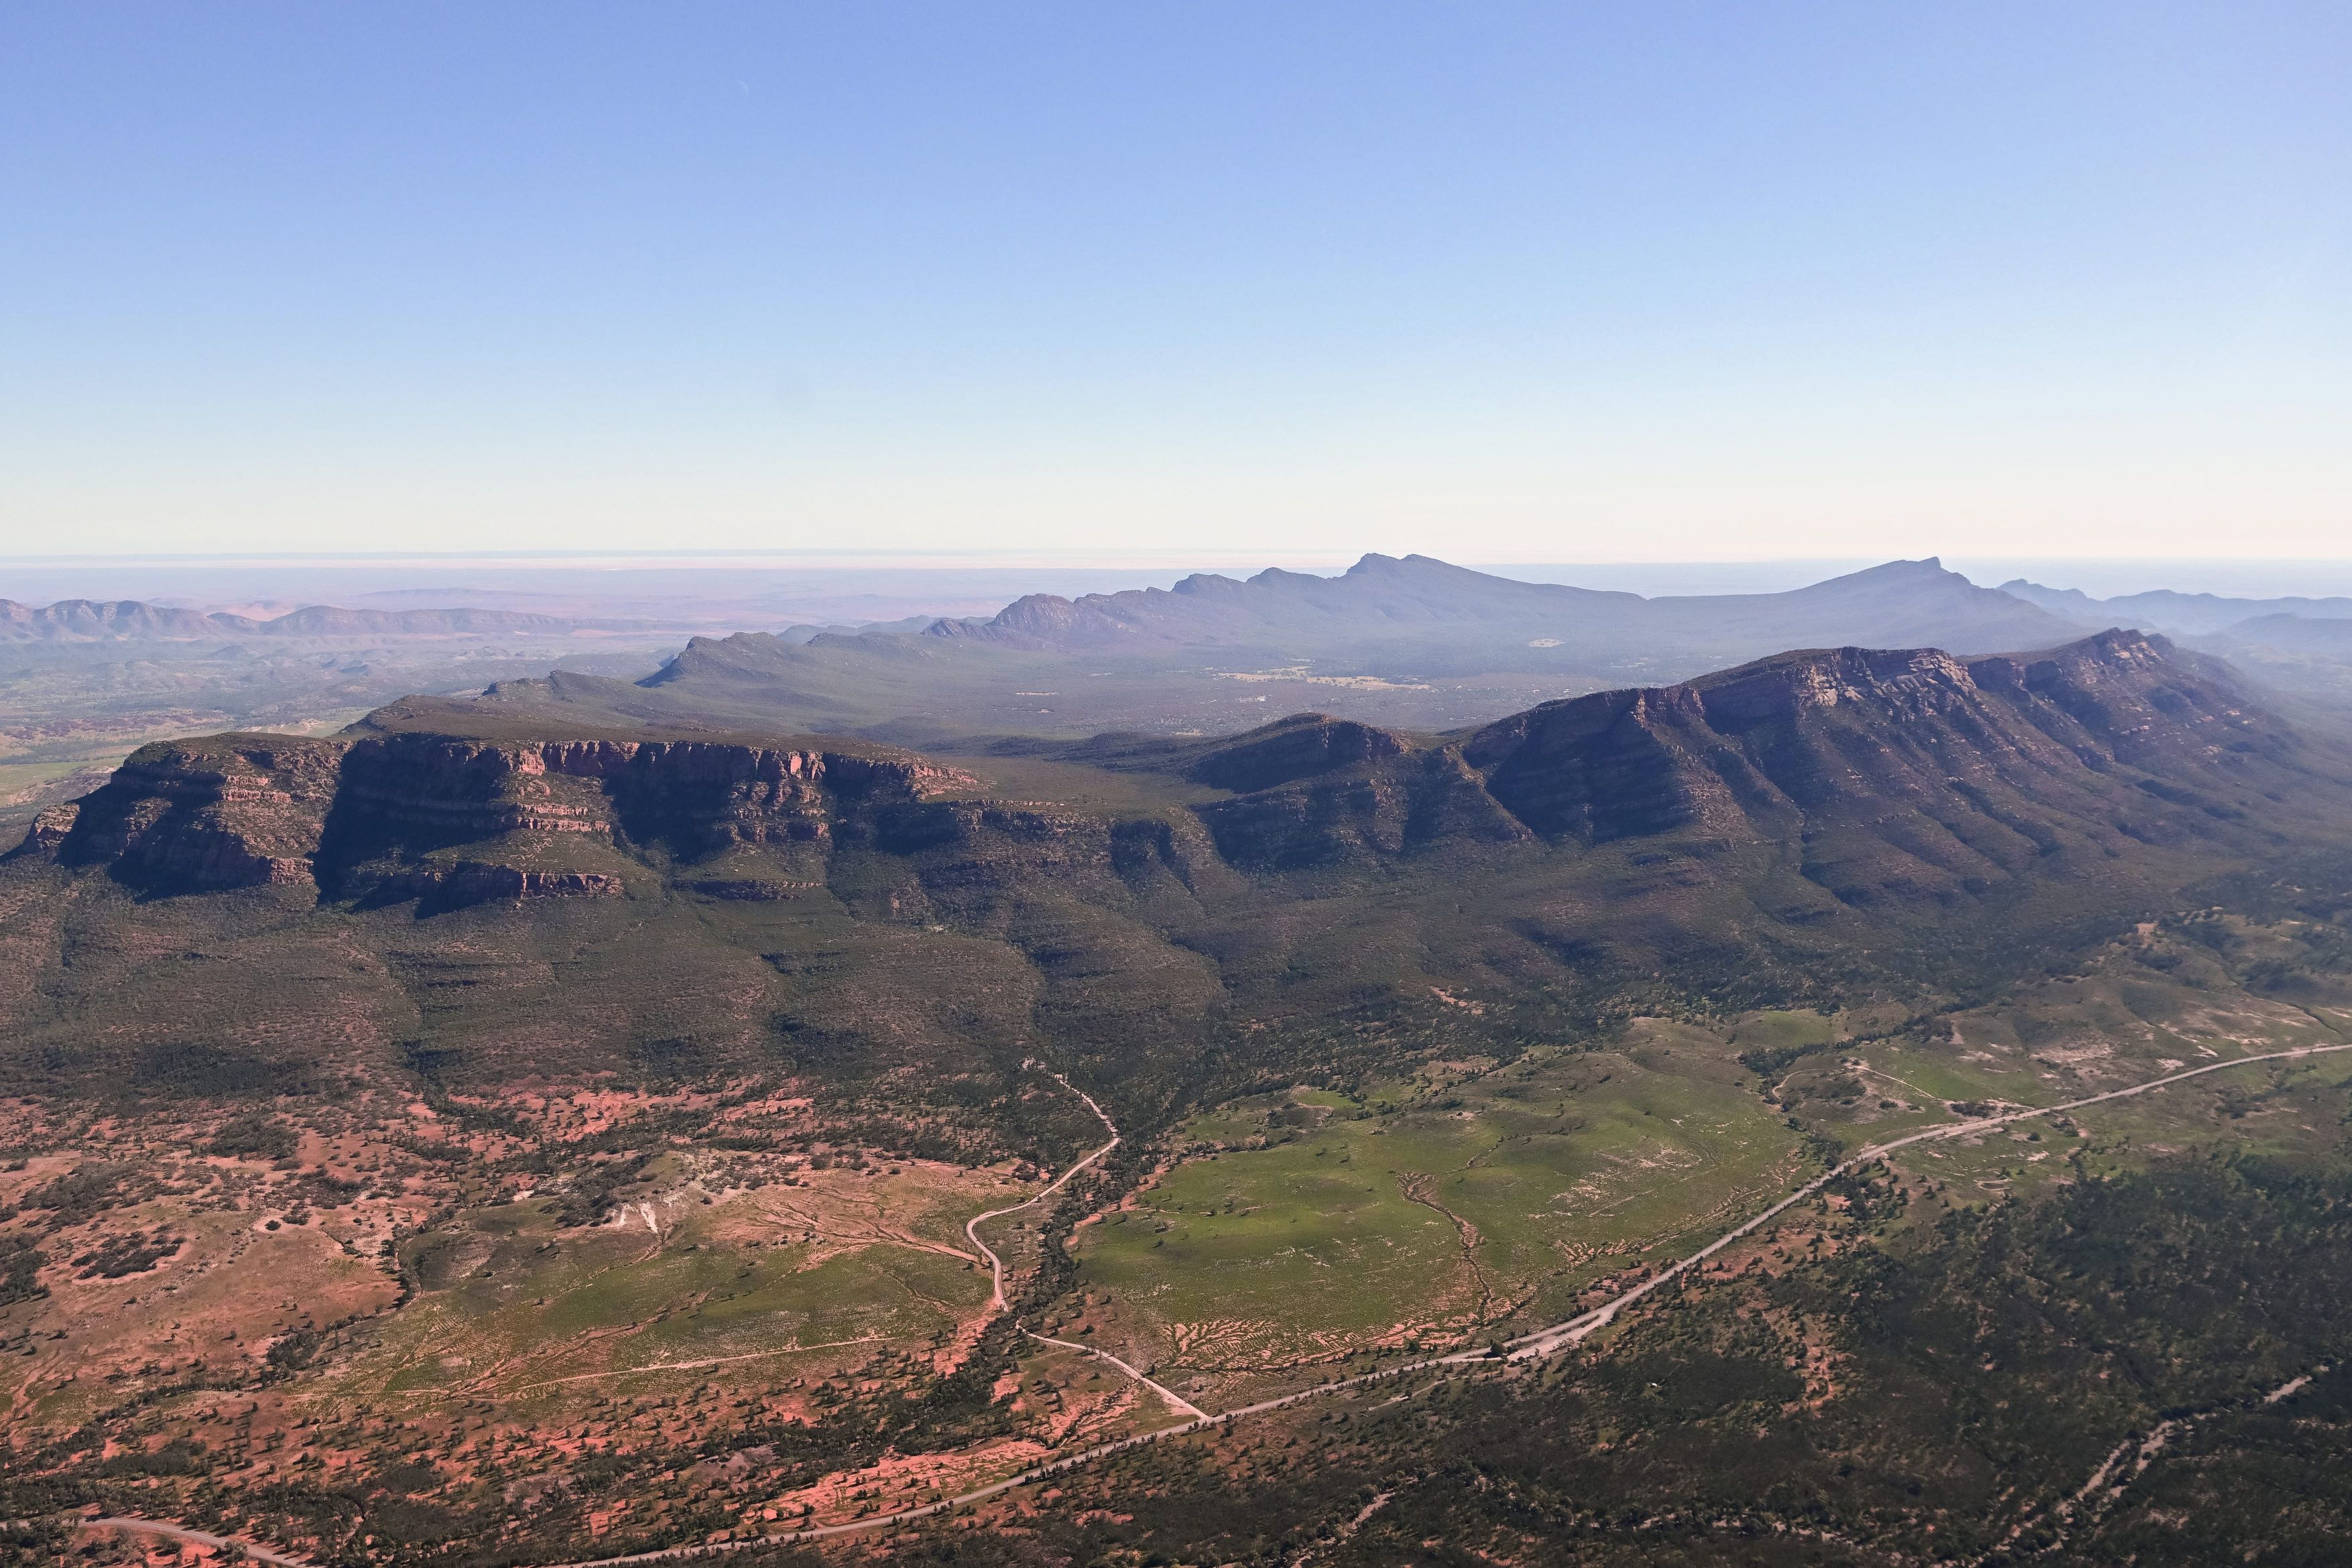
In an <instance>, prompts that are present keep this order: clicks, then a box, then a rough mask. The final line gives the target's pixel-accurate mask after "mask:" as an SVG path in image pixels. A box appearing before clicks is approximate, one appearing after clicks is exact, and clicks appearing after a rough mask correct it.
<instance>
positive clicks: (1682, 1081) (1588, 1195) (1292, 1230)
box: [1077, 1019, 1827, 1404]
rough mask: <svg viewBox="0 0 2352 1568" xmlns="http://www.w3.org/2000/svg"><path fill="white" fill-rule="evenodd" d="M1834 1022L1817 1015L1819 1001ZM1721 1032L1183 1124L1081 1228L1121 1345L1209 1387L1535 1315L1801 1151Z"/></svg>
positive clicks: (1200, 1387) (1791, 1171)
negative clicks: (1188, 1148)
mask: <svg viewBox="0 0 2352 1568" xmlns="http://www.w3.org/2000/svg"><path fill="white" fill-rule="evenodd" d="M1817 1027H1819V1028H1820V1029H1822V1030H1826V1028H1827V1020H1825V1019H1823V1020H1819V1021H1818V1026H1817ZM1744 1079H1748V1074H1747V1073H1746V1072H1745V1071H1743V1070H1742V1069H1741V1068H1740V1067H1739V1066H1738V1063H1737V1061H1735V1060H1734V1051H1733V1049H1732V1048H1731V1046H1730V1045H1729V1044H1728V1043H1727V1041H1726V1040H1725V1039H1724V1038H1723V1037H1722V1036H1721V1035H1719V1034H1713V1033H1709V1032H1707V1031H1705V1030H1697V1029H1694V1028H1689V1027H1686V1026H1681V1025H1675V1024H1671V1023H1665V1022H1662V1021H1658V1020H1643V1021H1640V1022H1637V1023H1636V1024H1635V1025H1634V1026H1633V1027H1632V1029H1630V1030H1628V1031H1627V1033H1626V1035H1625V1037H1624V1038H1623V1039H1622V1040H1620V1041H1619V1042H1618V1043H1617V1044H1616V1045H1615V1046H1614V1048H1612V1049H1611V1050H1608V1051H1570V1050H1564V1049H1546V1050H1540V1051H1534V1052H1530V1053H1528V1055H1527V1056H1525V1057H1523V1058H1521V1059H1519V1060H1518V1061H1514V1062H1511V1063H1509V1064H1507V1065H1504V1066H1496V1065H1495V1064H1493V1063H1490V1062H1478V1061H1469V1062H1454V1063H1445V1064H1441V1065H1437V1066H1434V1067H1432V1068H1430V1069H1428V1070H1426V1071H1423V1072H1422V1073H1420V1074H1418V1075H1416V1076H1414V1077H1412V1078H1400V1079H1397V1080H1394V1081H1391V1082H1383V1083H1379V1084H1376V1085H1374V1086H1371V1087H1370V1088H1368V1089H1366V1090H1365V1091H1364V1092H1362V1093H1361V1094H1360V1095H1358V1096H1349V1095H1345V1094H1340V1093H1336V1092H1329V1091H1323V1090H1314V1089H1297V1090H1293V1091H1290V1092H1285V1093H1279V1094H1270V1095H1262V1096H1257V1097H1255V1098H1252V1099H1249V1100H1245V1101H1242V1102H1239V1103H1234V1104H1232V1105H1228V1106H1224V1107H1222V1108H1220V1109H1219V1110H1217V1111H1215V1112H1213V1113H1210V1114H1208V1115H1204V1116H1202V1117H1200V1118H1198V1119H1196V1120H1195V1121H1193V1122H1192V1123H1191V1124H1188V1125H1187V1126H1186V1127H1185V1128H1184V1129H1183V1131H1182V1133H1181V1134H1180V1136H1179V1143H1180V1145H1193V1146H1201V1145H1205V1152H1202V1153H1200V1154H1197V1155H1193V1156H1192V1157H1191V1158H1188V1159H1185V1160H1183V1161H1181V1163H1179V1164H1177V1165H1176V1166H1173V1167H1172V1168H1171V1169H1169V1170H1167V1171H1166V1172H1165V1173H1163V1174H1162V1175H1161V1176H1160V1177H1159V1178H1158V1179H1157V1180H1156V1181H1154V1182H1152V1183H1151V1184H1150V1186H1147V1187H1146V1188H1144V1189H1143V1190H1142V1191H1141V1192H1139V1194H1138V1195H1136V1196H1135V1197H1133V1198H1131V1199H1130V1200H1129V1203H1128V1204H1127V1205H1126V1206H1125V1207H1121V1208H1119V1209H1118V1210H1116V1211H1114V1212H1112V1213H1111V1214H1109V1215H1108V1216H1107V1217H1106V1218H1104V1219H1103V1220H1102V1221H1100V1222H1098V1223H1097V1224H1094V1225H1090V1226H1088V1227H1087V1228H1085V1229H1084V1230H1083V1231H1081V1233H1080V1236H1081V1239H1080V1241H1079V1243H1078V1245H1077V1251H1078V1256H1079V1260H1080V1278H1081V1281H1082V1286H1083V1288H1085V1289H1087V1290H1089V1291H1097V1292H1102V1293H1106V1294H1108V1297H1109V1298H1110V1301H1111V1302H1112V1303H1113V1305H1112V1307H1111V1308H1110V1309H1109V1311H1108V1317H1109V1318H1110V1320H1111V1321H1110V1322H1108V1323H1107V1325H1106V1332H1107V1333H1110V1334H1112V1335H1113V1336H1115V1338H1116V1341H1117V1344H1118V1346H1119V1347H1124V1348H1119V1354H1122V1355H1125V1356H1127V1357H1128V1358H1129V1360H1138V1361H1139V1362H1142V1363H1148V1364H1156V1365H1157V1366H1158V1367H1159V1368H1160V1375H1161V1376H1162V1379H1163V1381H1171V1383H1173V1384H1174V1385H1176V1386H1178V1387H1179V1388H1180V1391H1182V1392H1186V1393H1187V1394H1188V1396H1196V1397H1198V1398H1200V1399H1201V1400H1202V1401H1203V1402H1207V1403H1211V1404H1214V1403H1230V1402H1233V1401H1234V1400H1235V1399H1238V1398H1239V1397H1240V1396H1242V1394H1243V1393H1244V1392H1245V1391H1249V1390H1254V1389H1255V1388H1256V1387H1258V1386H1259V1385H1261V1383H1262V1382H1263V1381H1265V1380H1267V1379H1271V1380H1273V1381H1274V1382H1277V1383H1278V1382H1282V1381H1284V1380H1286V1378H1295V1377H1297V1375H1300V1374H1302V1373H1307V1375H1323V1373H1322V1372H1309V1371H1308V1369H1311V1368H1316V1367H1318V1366H1320V1367H1322V1368H1323V1371H1325V1372H1328V1364H1329V1363H1332V1362H1336V1361H1340V1360H1344V1359H1345V1358H1347V1357H1349V1356H1350V1355H1356V1354H1363V1353H1367V1352H1378V1351H1388V1350H1399V1349H1404V1348H1408V1347H1411V1346H1414V1345H1431V1346H1435V1345H1451V1344H1456V1343H1466V1342H1468V1341H1470V1340H1472V1339H1474V1338H1475V1337H1478V1336H1480V1335H1483V1334H1486V1333H1497V1334H1500V1333H1509V1332H1515V1330H1516V1327H1517V1326H1520V1325H1526V1324H1530V1323H1532V1322H1538V1321H1541V1320H1542V1319H1543V1318H1544V1316H1545V1315H1546V1314H1548V1313H1549V1312H1552V1311H1553V1310H1554V1309H1555V1308H1558V1307H1559V1306H1561V1305H1562V1304H1563V1303H1565V1302H1567V1301H1570V1299H1572V1298H1573V1297H1574V1296H1575V1294H1576V1293H1577V1292H1578V1291H1580V1290H1582V1289H1584V1288H1585V1287H1587V1286H1589V1285H1590V1284H1591V1282H1592V1281H1595V1280H1597V1279H1599V1278H1601V1277H1602V1276H1603V1275H1606V1274H1609V1273H1611V1272H1612V1271H1613V1270H1618V1269H1620V1268H1622V1267H1624V1266H1625V1265H1627V1264H1629V1263H1632V1262H1633V1261H1636V1260H1640V1259H1642V1258H1643V1257H1644V1256H1645V1255H1647V1254H1649V1253H1652V1252H1654V1251H1657V1250H1659V1249H1664V1248H1667V1247H1669V1246H1670V1245H1671V1244H1672V1243H1673V1242H1675V1240H1677V1239H1682V1238H1684V1237H1687V1236H1690V1235H1693V1234H1694V1233H1696V1231H1698V1230H1700V1229H1701V1228H1705V1227H1707V1226H1710V1225H1714V1224H1717V1223H1722V1222H1725V1221H1727V1219H1729V1218H1733V1217H1736V1216H1737V1215H1738V1213H1740V1212H1742V1211H1743V1210H1744V1209H1746V1208H1747V1207H1750V1206H1757V1205H1760V1204H1761V1203H1762V1202H1763V1201H1765V1200H1766V1198H1767V1197H1768V1196H1769V1195H1771V1194H1774V1193H1777V1192H1778V1191H1780V1189H1781V1188H1782V1187H1783V1186H1786V1185H1787V1184H1788V1183H1789V1182H1790V1180H1791V1179H1792V1178H1793V1177H1794V1176H1796V1175H1797V1173H1798V1172H1799V1171H1800V1170H1801V1168H1802V1167H1803V1162H1804V1155H1803V1152H1802V1149H1801V1142H1800V1139H1799V1138H1798V1136H1797V1134H1795V1133H1793V1132H1791V1131H1790V1129H1789V1128H1788V1127H1787V1126H1785V1125H1784V1124H1782V1123H1781V1122H1780V1119H1779V1118H1778V1117H1777V1116H1776V1115H1775V1114H1774V1113H1773V1112H1772V1110H1771V1109H1770V1108H1769V1106H1767V1105H1765V1104H1764V1103H1762V1102H1761V1101H1760V1100H1759V1099H1758V1097H1757V1096H1756V1094H1755V1093H1754V1092H1753V1091H1752V1089H1750V1088H1748V1087H1744V1086H1743V1082H1742V1081H1743V1080H1744Z"/></svg>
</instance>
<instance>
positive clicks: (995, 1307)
mask: <svg viewBox="0 0 2352 1568" xmlns="http://www.w3.org/2000/svg"><path fill="white" fill-rule="evenodd" d="M1049 1076H1051V1077H1052V1079H1053V1080H1054V1082H1056V1083H1058V1084H1060V1085H1061V1086H1062V1087H1063V1088H1065V1089H1066V1090H1068V1091H1069V1092H1071V1093H1073V1094H1075V1095H1076V1096H1077V1097H1078V1098H1079V1099H1081V1100H1083V1101H1085V1102H1086V1103H1087V1110H1089V1111H1092V1112H1093V1113H1095V1114H1096V1115H1097V1116H1099V1117H1101V1118H1102V1124H1103V1128H1104V1130H1105V1131H1107V1132H1108V1133H1109V1134H1110V1142H1109V1143H1108V1144H1105V1145H1103V1146H1102V1147H1101V1148H1099V1149H1097V1150H1096V1151H1095V1152H1094V1153H1093V1154H1090V1155H1087V1157H1086V1158H1085V1159H1082V1160H1080V1161H1079V1162H1078V1163H1077V1164H1076V1165H1074V1166H1071V1167H1070V1168H1069V1169H1068V1170H1066V1171H1064V1172H1063V1173H1062V1174H1061V1175H1060V1176H1055V1178H1054V1185H1053V1186H1049V1187H1047V1188H1045V1191H1043V1192H1041V1193H1039V1194H1037V1196H1036V1197H1033V1198H1031V1199H1029V1200H1028V1201H1027V1202H1026V1203H1016V1204H1014V1205H1013V1207H1010V1208H992V1209H990V1210H989V1211H988V1212H987V1213H986V1214H975V1215H973V1216H972V1217H971V1218H970V1219H967V1220H965V1221H964V1222H963V1233H964V1236H965V1238H966V1239H968V1240H970V1241H971V1244H972V1245H973V1246H974V1247H977V1248H979V1249H980V1255H981V1256H982V1257H983V1258H985V1259H987V1260H988V1270H989V1272H990V1273H991V1274H992V1275H993V1276H994V1277H995V1281H996V1290H995V1294H994V1295H993V1297H992V1299H991V1300H990V1301H989V1303H988V1310H989V1311H990V1312H992V1313H994V1312H1003V1310H1004V1260H1003V1259H1002V1258H999V1257H998V1256H997V1255H996V1249H994V1248H993V1247H991V1246H990V1245H989V1244H988V1243H987V1242H985V1241H982V1239H980V1227H981V1224H982V1221H985V1220H990V1219H1002V1218H1004V1217H1005V1216H1006V1215H1008V1214H1018V1213H1020V1212H1021V1211H1022V1210H1023V1209H1024V1208H1034V1207H1037V1206H1038V1205H1039V1204H1041V1203H1043V1202H1045V1200H1046V1199H1047V1198H1049V1197H1053V1196H1054V1195H1055V1193H1057V1192H1059V1191H1061V1190H1062V1188H1063V1187H1064V1186H1066V1185H1068V1183H1069V1180H1070V1178H1071V1177H1072V1176H1076V1175H1077V1174H1078V1173H1079V1172H1080V1171H1082V1170H1085V1169H1086V1168H1087V1166H1091V1165H1093V1164H1094V1163H1095V1162H1096V1161H1097V1160H1099V1159H1101V1158H1102V1157H1103V1156H1104V1155H1108V1154H1109V1153H1110V1152H1111V1151H1112V1150H1113V1149H1115V1148H1117V1147H1118V1123H1116V1122H1114V1121H1112V1120H1111V1119H1110V1118H1109V1117H1108V1115H1105V1114H1104V1113H1103V1108H1102V1107H1101V1106H1100V1105H1097V1104H1096V1103H1095V1097H1094V1096H1093V1095H1091V1094H1089V1093H1087V1092H1086V1091H1085V1090H1083V1089H1081V1088H1079V1087H1078V1086H1077V1085H1076V1084H1074V1083H1072V1082H1070V1081H1069V1080H1068V1079H1066V1078H1065V1077H1063V1076H1062V1075H1061V1074H1060V1073H1058V1072H1055V1073H1052V1074H1050V1075H1049ZM1079 1348H1080V1349H1084V1348H1085V1347H1084V1346H1083V1345H1082V1346H1080V1347H1079Z"/></svg>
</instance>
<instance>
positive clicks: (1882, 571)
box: [1845, 555, 1959, 582]
mask: <svg viewBox="0 0 2352 1568" xmlns="http://www.w3.org/2000/svg"><path fill="white" fill-rule="evenodd" d="M1958 576H1959V573H1958V572H1956V571H1946V570H1944V558H1943V557H1941V556H1934V555H1928V556H1921V557H1920V558H1919V559H1917V560H1890V561H1886V562H1885V563H1884V564H1882V565H1878V566H1871V567H1864V569H1863V570H1860V571H1856V572H1850V573H1848V574H1847V576H1846V579H1845V580H1846V581H1848V582H1853V581H1855V580H1858V579H1862V578H1906V577H1912V578H1927V577H1958Z"/></svg>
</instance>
